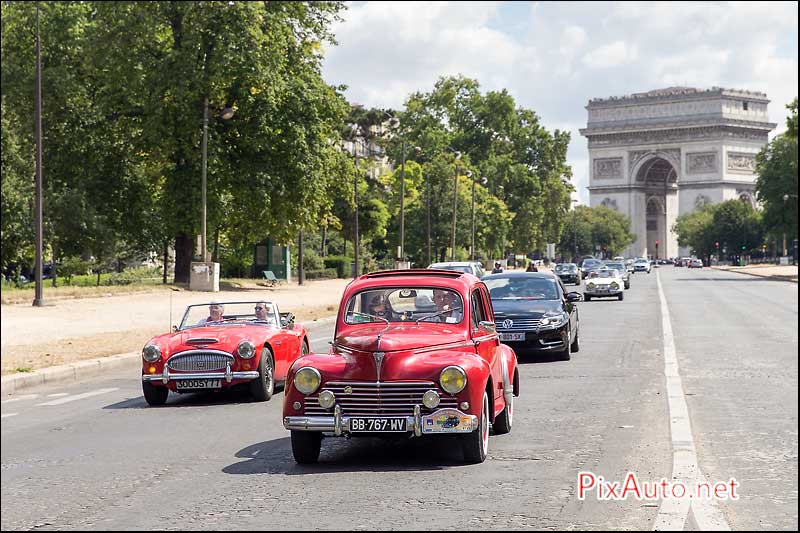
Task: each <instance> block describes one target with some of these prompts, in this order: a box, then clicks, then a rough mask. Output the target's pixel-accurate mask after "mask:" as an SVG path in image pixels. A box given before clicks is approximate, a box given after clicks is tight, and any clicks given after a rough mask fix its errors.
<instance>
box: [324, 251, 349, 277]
mask: <svg viewBox="0 0 800 533" xmlns="http://www.w3.org/2000/svg"><path fill="white" fill-rule="evenodd" d="M352 262H353V258H352V257H344V256H336V255H329V256H328V257H326V258H325V259H324V263H325V268H326V269H328V268H332V269H335V270H336V275H337V276H338V277H340V278H349V277H350V276H351V272H350V263H352Z"/></svg>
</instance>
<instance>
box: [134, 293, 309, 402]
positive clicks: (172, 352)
mask: <svg viewBox="0 0 800 533" xmlns="http://www.w3.org/2000/svg"><path fill="white" fill-rule="evenodd" d="M257 308H259V309H257ZM308 346H309V344H308V335H307V332H306V330H305V328H304V327H303V326H301V325H299V324H295V322H294V315H292V313H281V312H279V310H278V305H277V304H275V303H272V302H263V301H252V302H211V303H206V304H200V305H190V306H188V307H187V308H186V311H185V312H184V314H183V318H182V319H181V323H180V325H179V326H175V327H174V328H173V331H172V332H171V333H165V334H164V335H160V336H158V337H154V338H152V339H150V340H149V341H147V344H145V346H144V349H143V350H142V391H143V392H144V398H145V400H146V401H147V403H148V404H150V405H164V403H166V401H167V397H168V395H169V392H170V391H173V392H178V393H184V392H199V391H206V390H221V389H227V388H230V387H235V386H237V385H244V386H247V387H249V389H250V393H251V395H252V396H253V398H254V399H255V400H257V401H266V400H269V399H270V398H271V397H272V394H273V392H274V390H275V383H276V382H281V381H283V380H284V379H285V378H286V372H287V371H288V369H289V365H290V364H291V363H292V362H294V360H295V359H297V358H298V357H300V356H302V355H304V354H307V353H308V351H309V350H308Z"/></svg>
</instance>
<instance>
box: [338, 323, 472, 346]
mask: <svg viewBox="0 0 800 533" xmlns="http://www.w3.org/2000/svg"><path fill="white" fill-rule="evenodd" d="M379 335H380V342H379V341H378V336H379ZM466 340H467V334H466V332H465V331H464V330H463V329H462V327H461V326H459V325H456V324H452V325H451V324H430V323H428V324H424V325H422V324H421V325H419V326H417V325H415V324H396V325H395V324H392V325H391V326H389V327H388V328H387V327H386V325H384V324H374V325H373V324H369V325H361V326H359V327H358V328H357V329H355V328H354V329H351V330H350V331H345V332H344V333H343V334H342V335H339V336H338V337H336V345H338V346H341V347H344V348H347V349H350V350H356V351H359V352H377V351H381V352H396V351H401V350H402V351H405V350H416V349H417V348H426V347H432V346H441V345H444V344H453V343H463V342H465V341H466Z"/></svg>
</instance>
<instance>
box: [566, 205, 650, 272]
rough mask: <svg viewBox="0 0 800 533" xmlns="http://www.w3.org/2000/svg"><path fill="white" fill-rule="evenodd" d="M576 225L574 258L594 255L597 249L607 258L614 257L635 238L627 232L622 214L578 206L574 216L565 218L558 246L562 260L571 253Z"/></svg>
mask: <svg viewBox="0 0 800 533" xmlns="http://www.w3.org/2000/svg"><path fill="white" fill-rule="evenodd" d="M576 226H577V243H578V253H577V255H578V257H580V256H581V255H587V254H588V255H594V254H595V252H596V247H597V246H600V248H601V249H602V250H605V252H606V253H607V255H609V256H614V255H618V254H619V253H621V252H622V250H624V249H625V247H627V246H628V245H629V244H631V243H632V242H634V240H636V235H635V234H634V233H632V232H631V231H630V227H631V221H630V219H629V218H628V217H627V216H626V215H623V214H622V213H620V212H618V211H615V210H613V209H608V208H606V207H603V206H598V207H594V208H592V207H587V206H584V205H579V206H576V207H575V213H574V214H570V215H569V216H568V217H567V218H566V221H565V225H564V231H563V232H562V233H561V239H560V241H559V243H558V247H559V249H560V250H561V254H562V255H564V256H565V257H572V256H573V255H574V254H575V227H576ZM578 257H576V258H575V259H577V258H578Z"/></svg>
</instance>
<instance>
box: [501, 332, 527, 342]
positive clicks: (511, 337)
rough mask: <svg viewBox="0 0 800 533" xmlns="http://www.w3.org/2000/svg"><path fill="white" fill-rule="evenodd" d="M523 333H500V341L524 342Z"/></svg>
mask: <svg viewBox="0 0 800 533" xmlns="http://www.w3.org/2000/svg"><path fill="white" fill-rule="evenodd" d="M524 340H525V334H524V333H501V334H500V341H524Z"/></svg>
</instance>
